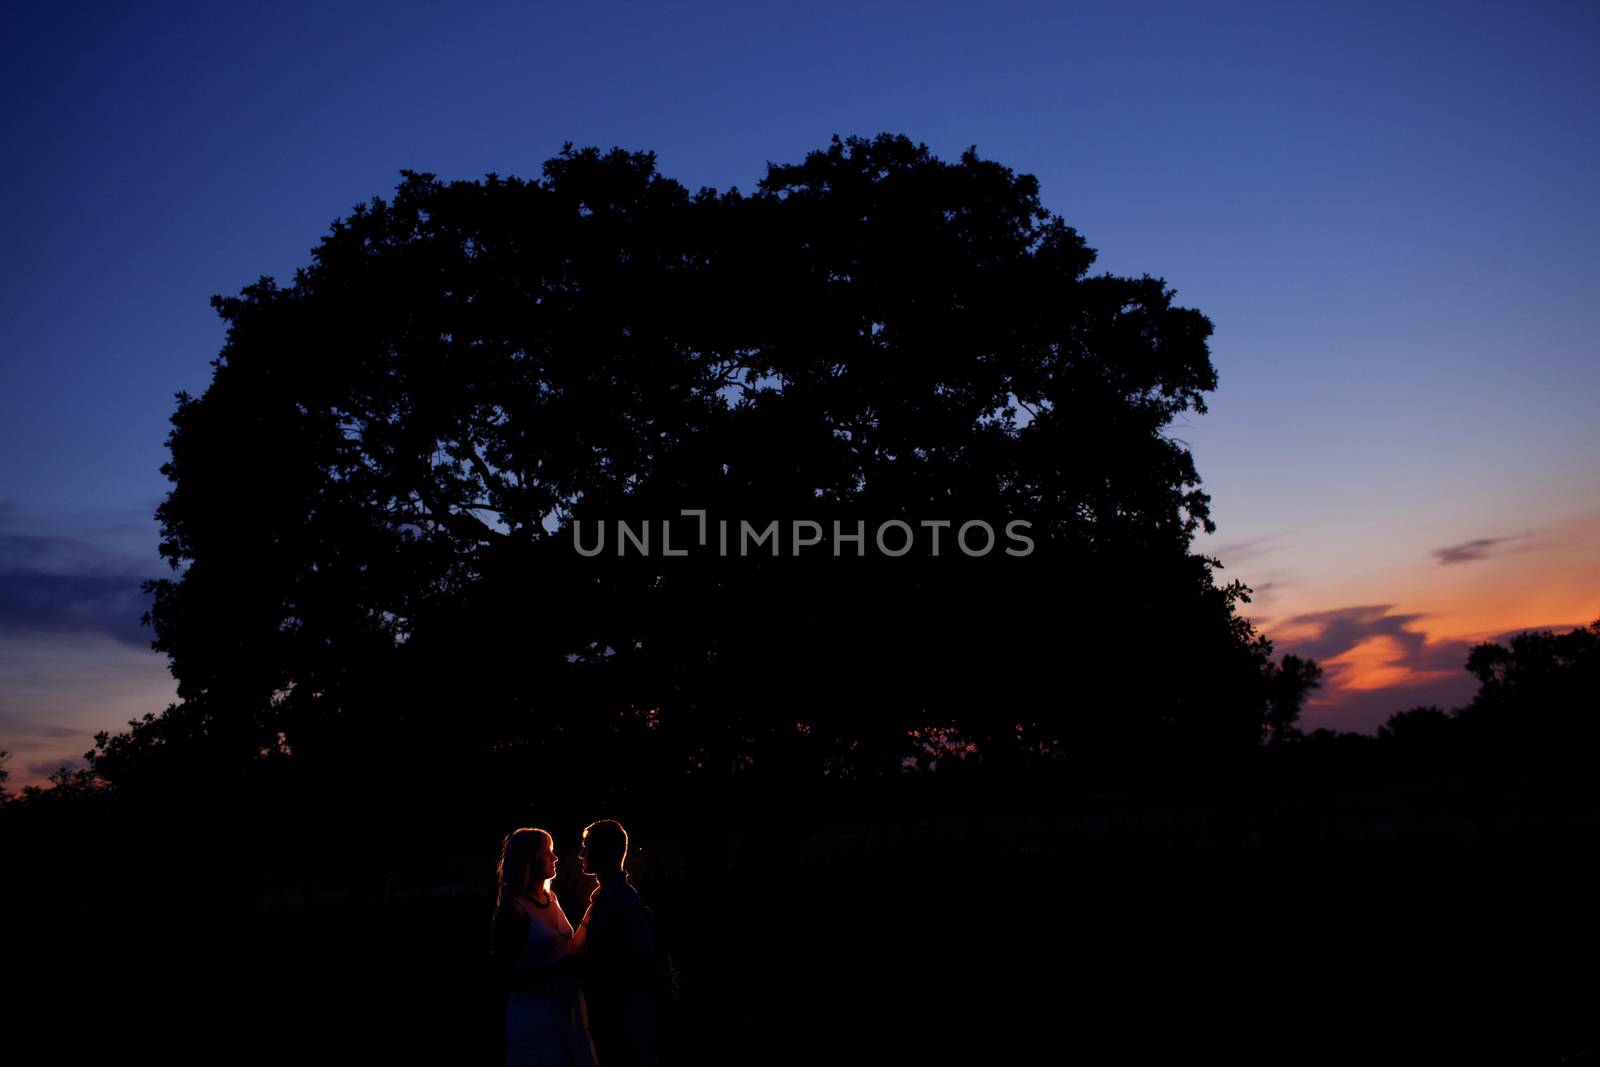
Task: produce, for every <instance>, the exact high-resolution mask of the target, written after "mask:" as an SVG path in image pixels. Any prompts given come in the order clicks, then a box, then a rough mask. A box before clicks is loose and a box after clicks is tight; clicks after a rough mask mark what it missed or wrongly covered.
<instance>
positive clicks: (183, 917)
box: [8, 774, 1600, 1065]
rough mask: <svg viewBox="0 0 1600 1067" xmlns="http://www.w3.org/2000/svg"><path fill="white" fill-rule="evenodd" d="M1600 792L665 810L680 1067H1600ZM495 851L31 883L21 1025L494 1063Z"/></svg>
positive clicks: (248, 1054)
mask: <svg viewBox="0 0 1600 1067" xmlns="http://www.w3.org/2000/svg"><path fill="white" fill-rule="evenodd" d="M1593 780H1594V779H1593V776H1591V775H1576V774H1572V775H1568V776H1566V777H1562V776H1555V777H1546V778H1544V779H1541V780H1531V781H1525V782H1523V783H1522V784H1520V785H1496V786H1486V785H1482V784H1474V783H1473V782H1471V781H1467V780H1464V779H1461V778H1459V777H1451V776H1448V775H1445V776H1436V777H1435V778H1434V779H1433V780H1430V781H1427V782H1423V783H1420V784H1408V785H1396V784H1394V783H1388V784H1382V783H1379V784H1373V783H1367V784H1362V785H1353V786H1352V785H1347V786H1341V787H1338V788H1332V787H1317V786H1314V785H1312V786H1306V787H1300V786H1296V785H1295V784H1294V783H1292V782H1291V783H1287V784H1284V783H1280V784H1279V786H1278V787H1277V788H1276V789H1275V790H1274V792H1273V794H1272V795H1273V796H1274V798H1275V799H1273V800H1271V801H1265V800H1261V799H1259V797H1257V798H1255V799H1251V800H1248V801H1245V800H1241V799H1240V797H1241V795H1243V794H1241V793H1239V792H1234V793H1232V794H1216V793H1213V794H1211V795H1210V796H1209V797H1207V798H1206V799H1204V800H1197V799H1196V798H1195V797H1193V796H1189V797H1187V798H1185V799H1178V798H1175V797H1174V796H1172V795H1170V794H1167V795H1162V794H1157V793H1153V792H1150V791H1148V790H1142V791H1138V792H1122V793H1115V792H1106V791H1101V792H1081V793H1077V794H1074V795H1071V796H1067V795H1065V794H1063V795H1059V796H1053V797H1044V798H1041V797H1039V796H1037V795H1036V796H1034V797H1032V798H1031V799H1029V798H1023V797H1018V796H1010V797H1006V798H1003V799H1002V798H998V797H990V798H988V799H987V800H982V799H979V798H977V797H969V799H968V802H965V803H962V802H955V801H949V800H948V799H947V801H946V802H945V803H943V804H942V805H940V806H939V807H940V808H941V810H939V811H938V812H937V813H935V812H932V811H928V812H923V813H918V812H916V811H915V810H912V809H914V806H915V805H914V802H911V801H908V802H907V803H905V804H901V805H899V806H898V809H897V810H895V811H893V812H888V811H885V812H881V813H880V814H878V815H876V816H864V815H863V814H862V813H861V812H860V811H859V810H857V811H854V812H852V811H850V810H849V808H850V806H849V805H848V804H844V805H840V806H839V807H838V808H836V809H835V810H832V811H831V812H823V811H820V810H817V809H812V810H811V811H810V812H809V813H808V814H806V815H804V816H802V815H800V814H797V813H790V814H787V815H782V814H776V813H772V812H770V811H769V815H768V817H766V818H765V819H762V820H757V819H755V818H753V817H751V816H750V815H749V813H748V812H745V813H744V815H743V816H742V817H741V816H738V815H735V814H732V813H729V814H726V815H724V816H720V817H717V818H715V819H705V818H701V819H699V820H694V819H691V818H690V817H688V816H684V815H681V814H680V815H679V816H676V817H674V818H673V819H671V820H663V821H664V822H665V823H671V824H672V825H657V826H652V825H651V824H650V822H649V819H648V818H647V817H641V819H640V825H641V827H642V829H636V831H635V844H636V845H637V846H642V849H643V851H642V852H638V853H636V855H635V857H634V861H633V862H632V863H631V864H630V866H631V867H632V868H633V871H634V878H635V881H636V883H637V884H638V886H639V888H640V890H641V892H642V893H643V894H644V896H645V898H646V902H647V903H649V904H650V905H651V906H652V909H653V911H654V913H655V915H656V919H657V925H658V929H659V932H660V935H661V938H662V940H663V942H664V943H665V944H666V946H667V948H668V949H669V950H670V952H671V954H672V958H673V961H674V964H675V966H676V968H677V970H678V974H679V978H680V987H679V995H678V998H677V999H676V1001H674V1002H671V1003H669V1004H666V1005H665V1006H664V1008H663V1016H662V1023H663V1032H662V1041H661V1062H662V1063H663V1064H669V1065H670V1064H699V1063H721V1062H729V1063H752V1064H756V1063H764V1062H793V1061H807V1060H814V1061H825V1062H831V1063H870V1062H917V1063H945V1062H957V1061H970V1062H976V1063H990V1062H1033V1061H1035V1060H1040V1059H1043V1060H1047V1061H1050V1062H1065V1061H1077V1062H1084V1063H1151V1062H1166V1061H1172V1060H1178V1059H1183V1060H1189V1059H1194V1058H1197V1057H1200V1056H1205V1057H1207V1058H1217V1059H1219V1060H1220V1061H1222V1062H1234V1063H1237V1062H1246V1061H1248V1062H1273V1063H1306V1062H1317V1061H1330V1062H1347V1063H1348V1062H1401V1063H1466V1062H1485V1063H1488V1062H1500V1063H1528V1064H1555V1063H1559V1062H1573V1063H1587V1062H1597V1061H1596V1059H1595V1053H1594V1052H1593V1051H1592V1050H1593V1049H1594V1048H1595V1047H1596V1046H1597V1045H1600V1041H1597V1038H1596V1033H1597V1029H1600V1027H1597V1018H1600V1013H1597V1012H1596V1009H1595V1005H1596V1004H1600V978H1597V972H1596V964H1597V961H1600V914H1597V909H1596V905H1595V900H1596V899H1597V896H1596V892H1595V890H1596V885H1595V880H1594V876H1593V874H1592V872H1591V866H1592V862H1591V861H1592V859H1593V857H1594V856H1595V854H1596V847H1595V846H1596V844H1597V843H1600V842H1597V839H1600V819H1597V812H1600V802H1597V799H1596V797H1595V795H1594V794H1593V791H1592V782H1593ZM714 823H720V825H714ZM553 829H555V828H553ZM673 829H675V830H678V831H679V833H677V834H675V835H672V834H669V833H667V832H666V831H668V830H673ZM575 837H576V835H575V832H572V833H564V832H563V831H561V830H557V845H558V849H559V850H560V851H561V853H562V858H563V863H562V867H563V870H562V874H561V879H560V881H558V884H557V890H558V892H559V893H560V895H561V897H562V900H563V902H564V905H565V907H566V910H567V912H568V914H569V916H570V917H571V918H572V919H573V920H574V922H575V921H576V920H577V917H578V916H579V915H581V913H582V910H583V904H584V899H585V897H586V895H587V884H588V883H587V880H586V879H583V878H582V877H581V876H579V875H578V871H577V863H576V859H575V856H574V855H573V851H574V850H573V849H572V847H571V846H572V845H574V844H575V843H576V841H575ZM477 843H478V844H479V845H480V846H485V847H481V848H480V849H479V850H478V851H473V850H471V849H461V850H456V851H441V852H437V853H434V852H431V851H428V850H424V851H423V852H421V853H420V854H418V855H413V856H410V857H407V858H406V859H405V861H404V862H398V861H397V862H396V863H394V864H392V865H388V866H386V867H385V868H384V869H383V871H382V873H376V874H369V875H368V876H366V877H365V878H364V879H354V880H352V879H351V878H350V877H349V876H348V875H347V874H345V875H339V876H334V875H326V876H310V875H305V874H301V875H299V876H297V877H296V878H295V879H286V878H276V879H275V880H274V881H275V884H273V885H272V886H270V887H269V888H263V887H262V886H261V885H257V886H256V887H255V888H253V889H251V890H250V892H248V893H245V892H240V891H237V887H238V885H239V884H248V880H247V881H246V883H237V882H235V883H233V884H230V882H229V880H230V879H235V878H237V877H238V872H237V871H236V870H233V869H232V868H216V869H209V868H208V867H207V866H206V864H205V862H203V861H201V860H199V859H197V858H195V857H190V858H189V860H188V861H187V863H186V862H185V861H184V859H183V858H182V857H173V856H169V857H167V862H164V863H163V865H162V869H163V870H165V871H166V872H168V873H167V877H165V878H163V879H157V880H150V879H149V878H146V880H145V881H143V882H142V883H141V882H137V880H132V881H133V883H134V884H121V883H119V880H118V875H119V873H129V874H130V876H131V872H132V871H133V869H134V868H133V867H130V868H128V870H127V871H126V872H119V871H117V870H116V869H112V870H108V871H104V872H97V871H95V870H93V869H88V868H86V869H84V870H82V871H81V872H79V873H82V874H83V875H84V876H85V877H86V879H87V881H83V882H80V883H78V890H77V891H73V890H71V889H70V888H68V887H66V886H64V887H63V888H62V890H61V892H60V893H57V894H51V893H49V892H46V893H44V894H43V895H42V896H41V895H39V894H34V895H32V896H29V895H27V894H23V895H22V896H21V897H19V899H18V901H17V903H18V904H19V905H20V908H13V909H8V925H11V926H12V927H13V940H14V942H15V943H16V944H17V945H20V944H22V943H23V942H24V941H30V940H33V938H32V936H31V935H40V937H39V938H38V940H39V943H40V945H42V946H43V949H44V951H43V952H42V953H41V952H40V951H39V950H37V949H36V950H34V951H33V953H31V954H30V953H29V952H28V951H20V952H18V954H17V955H15V956H14V957H13V966H11V967H9V968H8V970H9V971H10V972H11V977H12V978H13V979H19V978H20V977H21V976H23V975H25V976H27V977H26V978H25V979H22V980H21V981H19V985H18V992H17V993H16V994H15V995H14V996H13V998H12V1002H13V1006H15V1007H18V1008H19V1009H20V1010H18V1011H17V1012H16V1013H15V1014H14V1015H13V1016H12V1017H13V1019H14V1020H15V1021H14V1022H13V1023H12V1024H11V1027H10V1029H11V1030H12V1031H13V1035H12V1036H13V1037H15V1038H18V1039H19V1040H21V1041H23V1042H26V1041H28V1040H31V1039H33V1038H38V1039H40V1040H41V1041H42V1043H43V1044H45V1045H46V1046H49V1047H53V1048H54V1049H56V1050H57V1051H58V1052H59V1053H60V1054H61V1055H62V1057H63V1058H64V1059H65V1060H66V1061H67V1062H77V1061H80V1060H87V1059H88V1058H89V1054H90V1053H91V1052H92V1051H93V1050H95V1049H96V1048H98V1049H100V1050H101V1051H104V1052H109V1053H111V1054H115V1055H117V1056H118V1057H119V1058H128V1057H130V1056H132V1055H133V1054H134V1053H135V1052H152V1053H155V1054H156V1055H158V1056H161V1057H162V1059H163V1060H165V1061H167V1062H173V1061H177V1062H212V1063H218V1062H241V1061H254V1060H258V1059H264V1058H270V1059H274V1060H277V1061H279V1062H282V1061H284V1060H288V1059H303V1060H306V1061H308V1062H372V1061H380V1060H381V1061H389V1062H449V1063H463V1064H471V1063H485V1064H487V1063H493V1062H495V1061H496V1060H497V1059H498V1057H499V1050H498V1046H497V1040H498V1028H499V1003H498V1000H497V993H496V990H495V989H494V987H493V985H492V983H491V981H490V980H489V977H488V975H487V973H486V968H485V952H486V948H487V934H488V923H489V914H490V910H491V906H492V898H491V892H492V885H493V882H492V868H493V862H494V854H493V839H492V837H491V838H488V839H482V835H480V840H479V841H478V842H477ZM237 844H239V845H240V846H242V847H247V845H248V842H239V843H237ZM139 854H140V855H142V856H144V857H145V858H146V860H148V859H149V857H150V853H149V852H148V851H146V852H143V853H139ZM175 871H181V872H183V873H182V877H181V879H180V881H181V884H182V885H183V886H185V888H186V892H181V893H174V892H173V891H172V889H171V885H172V884H173V877H172V873H173V872H175ZM102 874H103V875H104V876H105V877H104V878H103V879H102V878H101V877H100V876H101V875H102ZM69 900H70V901H72V902H73V903H72V904H71V905H70V906H68V905H66V904H65V903H63V902H65V901H69ZM8 1014H9V1013H8Z"/></svg>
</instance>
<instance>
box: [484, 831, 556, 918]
mask: <svg viewBox="0 0 1600 1067" xmlns="http://www.w3.org/2000/svg"><path fill="white" fill-rule="evenodd" d="M541 843H547V844H549V846H550V848H551V850H552V851H554V849H555V839H554V838H552V837H551V836H550V834H549V832H548V831H545V830H541V829H539V828H538V827H536V826H524V827H523V828H522V829H520V830H513V831H511V832H510V833H509V834H507V835H506V839H505V840H504V841H502V842H501V843H500V862H499V863H498V864H497V865H496V866H495V869H494V873H495V877H496V879H497V880H498V882H499V885H498V887H497V888H496V889H495V895H494V897H495V899H494V902H495V907H497V908H505V907H510V905H511V902H512V900H514V899H516V898H517V897H518V896H520V895H521V894H522V892H523V890H524V889H526V887H527V882H528V879H529V877H530V874H529V867H530V866H531V865H532V864H533V857H534V856H536V855H538V854H539V845H540V844H541ZM550 881H551V879H549V878H546V879H544V880H543V883H542V884H543V886H544V890H545V892H547V893H548V892H549V891H550Z"/></svg>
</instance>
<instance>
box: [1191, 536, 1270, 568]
mask: <svg viewBox="0 0 1600 1067" xmlns="http://www.w3.org/2000/svg"><path fill="white" fill-rule="evenodd" d="M1282 540H1283V535H1282V534H1271V535H1269V536H1267V537H1254V538H1251V539H1250V540H1248V541H1224V542H1223V543H1222V544H1220V545H1216V546H1215V547H1212V548H1210V550H1209V551H1205V550H1204V549H1202V554H1204V555H1207V556H1212V557H1214V558H1216V559H1219V560H1221V561H1222V564H1223V566H1224V567H1226V566H1227V565H1228V564H1231V563H1245V562H1247V561H1249V560H1252V559H1256V558H1257V557H1260V556H1264V555H1266V554H1267V553H1269V552H1276V551H1277V550H1278V549H1280V548H1282V547H1283V545H1282V543H1281V542H1282Z"/></svg>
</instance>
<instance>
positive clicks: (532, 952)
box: [491, 827, 594, 1067]
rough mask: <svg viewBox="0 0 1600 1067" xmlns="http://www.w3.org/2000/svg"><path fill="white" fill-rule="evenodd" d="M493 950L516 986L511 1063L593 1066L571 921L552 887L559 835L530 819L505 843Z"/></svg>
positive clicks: (511, 1000)
mask: <svg viewBox="0 0 1600 1067" xmlns="http://www.w3.org/2000/svg"><path fill="white" fill-rule="evenodd" d="M496 874H497V875H498V876H499V883H500V885H499V891H498V893H497V894H496V900H495V911H494V926H493V937H492V945H493V947H492V949H491V957H492V959H493V960H494V962H495V964H496V967H497V969H498V971H499V973H500V976H501V978H502V979H503V980H504V981H505V983H506V985H507V986H508V987H509V992H508V994H507V996H506V1067H593V1065H594V1058H593V1055H592V1053H591V1050H590V1047H589V1035H588V1032H587V1029H586V1026H585V1017H584V1013H583V1001H582V998H581V995H580V994H579V992H578V977H577V973H576V971H575V970H574V969H573V966H572V963H573V959H572V924H571V923H570V922H568V921H567V916H566V914H565V913H563V912H562V910H561V902H560V901H558V900H557V899H556V895H555V893H553V892H551V890H550V882H551V881H552V880H553V879H554V878H555V876H556V855H555V848H554V842H553V841H552V840H551V838H550V835H549V834H548V833H546V832H545V831H543V830H539V829H535V828H532V827H524V828H523V829H521V830H514V831H512V832H511V833H510V834H508V835H507V836H506V839H505V841H504V843H503V844H502V845H501V848H500V864H499V866H498V867H497V868H496Z"/></svg>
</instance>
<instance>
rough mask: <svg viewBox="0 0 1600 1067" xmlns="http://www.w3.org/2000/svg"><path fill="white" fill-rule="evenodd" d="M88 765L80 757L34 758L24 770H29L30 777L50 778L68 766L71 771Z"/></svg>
mask: <svg viewBox="0 0 1600 1067" xmlns="http://www.w3.org/2000/svg"><path fill="white" fill-rule="evenodd" d="M87 766H88V764H87V763H85V762H84V761H83V760H81V759H78V758H73V759H46V760H34V761H33V762H32V763H30V764H28V765H27V766H25V767H24V768H23V770H25V771H27V772H28V777H30V778H48V777H50V776H51V775H52V774H54V773H56V772H57V771H59V770H61V769H62V768H66V769H67V770H69V771H78V770H82V769H83V768H85V767H87Z"/></svg>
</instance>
